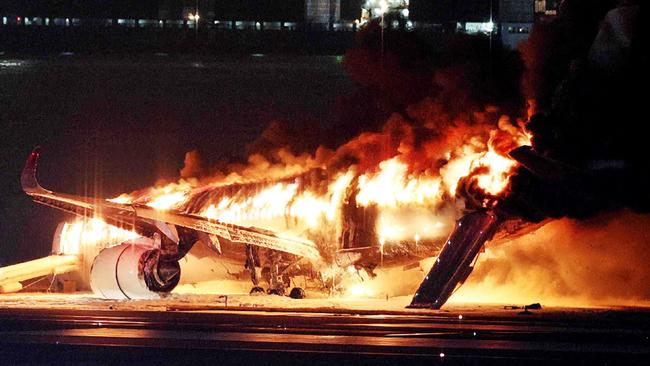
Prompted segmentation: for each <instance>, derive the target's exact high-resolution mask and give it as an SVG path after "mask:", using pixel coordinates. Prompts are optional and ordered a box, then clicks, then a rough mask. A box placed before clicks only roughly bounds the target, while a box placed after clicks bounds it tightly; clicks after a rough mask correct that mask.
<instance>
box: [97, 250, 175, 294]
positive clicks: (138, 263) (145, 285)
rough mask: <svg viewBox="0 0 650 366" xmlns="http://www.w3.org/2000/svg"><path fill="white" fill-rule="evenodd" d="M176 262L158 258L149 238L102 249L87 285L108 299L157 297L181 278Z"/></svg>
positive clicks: (168, 290) (158, 252)
mask: <svg viewBox="0 0 650 366" xmlns="http://www.w3.org/2000/svg"><path fill="white" fill-rule="evenodd" d="M180 274H181V268H180V265H179V264H178V262H177V261H171V262H169V261H161V260H160V249H158V248H156V247H154V246H153V241H152V240H151V239H148V238H138V239H134V240H129V241H127V242H124V243H122V244H120V245H117V246H114V247H110V248H106V249H103V250H102V251H101V252H99V254H98V255H97V257H95V260H94V262H93V265H92V268H91V269H90V287H91V288H92V290H93V292H94V293H95V294H97V295H99V296H101V297H104V298H107V299H116V300H123V299H156V298H160V297H161V296H164V295H166V294H167V293H169V292H170V291H171V290H172V289H174V287H176V285H177V284H178V281H179V280H180Z"/></svg>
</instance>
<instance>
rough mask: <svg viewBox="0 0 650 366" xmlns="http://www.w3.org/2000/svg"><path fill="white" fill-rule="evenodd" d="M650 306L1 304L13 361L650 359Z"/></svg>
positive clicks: (7, 360) (3, 352) (1, 347)
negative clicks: (426, 309)
mask: <svg viewBox="0 0 650 366" xmlns="http://www.w3.org/2000/svg"><path fill="white" fill-rule="evenodd" d="M648 320H650V313H648V312H646V311H633V310H628V311H597V312H588V311H587V312H545V311H544V310H540V311H529V312H526V313H522V312H521V311H519V310H513V311H510V312H502V313H498V314H491V313H485V314H481V313H480V312H479V313H471V315H467V316H461V315H458V314H456V313H452V312H445V311H439V312H430V313H427V314H417V315H414V314H399V313H398V312H386V313H384V314H382V312H381V311H372V312H368V311H345V310H339V311H337V312H322V311H309V312H287V311H281V310H278V309H275V310H274V309H269V311H250V310H249V311H238V310H229V311H223V310H202V311H191V310H188V309H182V310H174V309H168V310H167V311H121V310H115V311H113V310H74V309H15V308H14V309H0V357H1V358H0V359H1V360H3V362H1V363H2V364H55V363H56V364H75V365H76V364H111V365H116V364H138V365H148V364H189V363H194V362H198V363H201V364H202V363H208V362H209V363H218V364H237V365H240V364H241V365H249V364H255V365H258V364H264V365H266V364H268V365H284V364H286V365H295V364H309V365H316V364H373V365H384V364H386V365H388V364H391V365H394V364H396V363H397V364H432V363H434V364H435V363H444V364H513V363H514V364H546V365H548V364H549V363H551V362H570V363H574V364H644V365H645V364H646V362H647V360H648V359H649V356H650V340H649V337H650V321H648Z"/></svg>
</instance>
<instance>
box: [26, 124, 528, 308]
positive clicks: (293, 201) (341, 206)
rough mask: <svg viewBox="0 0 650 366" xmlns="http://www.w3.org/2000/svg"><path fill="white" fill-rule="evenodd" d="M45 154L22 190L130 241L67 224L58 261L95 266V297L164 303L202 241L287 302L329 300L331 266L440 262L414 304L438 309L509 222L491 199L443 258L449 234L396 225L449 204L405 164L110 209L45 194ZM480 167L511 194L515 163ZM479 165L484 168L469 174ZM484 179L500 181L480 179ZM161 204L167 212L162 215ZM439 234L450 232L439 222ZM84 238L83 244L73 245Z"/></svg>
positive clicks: (115, 203)
mask: <svg viewBox="0 0 650 366" xmlns="http://www.w3.org/2000/svg"><path fill="white" fill-rule="evenodd" d="M517 137H518V138H525V136H524V135H519V136H517ZM39 155H40V150H39V149H38V148H37V149H36V150H34V151H33V152H32V154H31V155H30V157H29V159H28V161H27V163H26V166H25V168H24V171H23V174H22V178H21V183H22V186H23V189H24V191H25V192H26V193H27V194H28V195H30V196H31V197H32V198H33V200H34V201H35V202H37V203H40V204H43V205H47V206H50V207H53V208H57V209H60V210H63V211H65V212H68V213H72V214H75V215H78V216H81V217H84V218H88V217H92V218H93V219H94V220H97V219H100V220H101V221H103V222H104V223H106V224H109V225H111V226H112V227H113V228H112V229H111V230H114V232H116V234H115V235H114V236H116V237H120V236H121V237H122V238H123V237H127V239H126V240H124V241H123V242H121V243H113V244H112V245H111V243H98V244H97V245H94V246H90V247H88V246H87V245H85V246H84V244H83V243H82V242H80V241H79V236H83V233H81V232H80V230H84V229H82V228H80V227H77V228H76V229H75V228H74V224H65V225H63V226H61V227H60V230H59V232H58V233H57V237H58V238H59V241H58V244H57V245H58V246H59V247H58V248H55V251H56V252H60V253H64V254H68V255H73V256H74V255H76V256H77V257H80V258H79V259H77V260H79V261H83V260H84V257H85V258H87V259H90V258H93V263H92V266H90V274H89V277H90V278H89V283H90V287H91V288H92V290H93V292H95V293H96V294H97V295H99V296H101V297H105V298H111V299H137V298H155V297H159V296H164V295H165V294H167V293H169V292H170V291H171V290H172V289H174V287H175V286H176V285H177V284H178V283H179V279H180V266H179V263H178V262H179V260H180V259H181V258H183V257H184V256H185V255H186V254H187V253H188V252H189V250H190V249H191V248H192V246H193V245H194V244H195V243H197V242H198V241H201V242H202V243H203V244H205V245H207V246H208V247H209V248H210V249H212V250H213V251H214V253H215V255H217V256H218V258H219V260H223V261H224V262H231V263H238V264H239V266H242V267H244V268H246V269H247V270H248V271H249V273H250V279H251V281H252V285H253V287H252V290H251V293H256V292H264V289H263V288H262V287H261V286H260V284H261V280H263V281H264V282H266V283H268V293H270V294H278V295H284V294H285V289H286V288H287V287H288V286H290V284H291V279H292V277H294V276H308V277H310V278H311V279H312V280H315V279H317V280H318V281H320V283H321V284H322V287H329V288H330V290H331V289H332V287H333V286H335V284H336V278H335V274H334V275H330V276H331V277H332V278H324V275H323V273H322V272H323V269H324V268H330V267H337V268H339V269H343V270H347V271H355V272H358V271H364V272H365V273H367V274H368V276H369V277H370V278H372V277H373V276H374V273H373V271H374V270H375V268H377V267H378V266H387V267H391V266H392V267H394V266H408V265H413V264H414V263H416V264H417V263H418V262H419V260H421V259H423V258H427V257H433V256H435V255H436V254H437V253H438V252H440V254H439V255H438V260H437V261H436V263H435V265H434V266H433V268H432V269H431V273H430V274H429V275H428V276H427V277H426V278H425V280H424V282H423V283H422V285H421V286H420V289H419V290H418V292H417V293H416V295H415V297H414V298H413V302H412V304H411V306H412V307H434V308H439V307H440V306H442V305H443V304H444V303H445V301H446V300H447V298H448V297H449V296H450V295H451V293H452V291H453V290H454V288H456V286H457V285H458V284H460V283H462V282H463V281H464V280H465V278H467V276H468V275H469V274H470V272H471V270H472V265H473V261H474V259H475V257H476V256H477V254H478V252H479V250H480V249H481V247H482V246H483V245H484V244H485V243H486V242H487V241H489V240H490V239H492V237H493V236H494V235H495V233H496V232H497V230H498V229H499V228H500V226H501V223H502V222H503V221H504V220H505V219H506V217H505V216H502V215H501V214H500V213H498V212H497V211H495V210H494V206H493V205H494V202H492V201H490V200H488V199H487V198H485V202H483V204H488V203H487V202H489V205H492V206H490V207H488V208H481V209H480V210H477V211H475V212H473V213H470V214H467V215H466V216H464V217H463V218H461V219H460V220H459V221H458V223H457V226H456V228H455V230H454V232H453V233H452V235H451V236H450V237H449V239H448V240H447V242H446V243H445V244H444V246H443V247H442V250H441V248H440V244H441V243H440V242H441V237H440V234H441V231H440V230H432V228H427V225H426V223H425V225H424V228H422V227H418V228H413V227H408V223H407V222H395V220H399V219H398V216H399V215H402V214H406V215H407V216H408V215H409V212H408V211H409V210H413V207H412V206H413V204H423V203H425V201H426V200H439V199H440V197H439V195H440V184H441V183H440V182H439V181H437V180H435V179H431V180H428V179H427V178H424V177H421V178H419V179H418V178H415V177H413V176H408V175H405V168H406V166H405V165H404V164H402V163H400V162H399V160H397V159H391V160H389V161H387V162H386V163H385V164H380V166H381V167H382V170H380V171H379V172H375V173H373V174H366V175H359V174H356V173H354V168H352V167H351V168H349V169H348V170H347V171H345V172H344V173H336V174H335V177H334V179H331V178H330V177H329V176H328V175H329V174H331V173H328V172H327V170H326V169H311V170H309V171H308V172H306V173H304V174H300V175H299V176H294V177H291V178H287V179H284V180H279V181H274V182H255V183H247V184H228V185H214V186H204V187H199V188H194V189H191V190H178V191H176V192H172V193H167V194H162V195H159V196H158V197H155V198H152V197H149V196H148V195H144V196H141V197H137V195H136V196H135V197H132V196H128V197H127V196H120V197H117V198H115V199H110V200H101V199H93V198H88V197H80V196H73V195H67V194H61V193H55V192H51V191H49V190H46V189H44V188H42V187H41V186H40V185H39V183H38V182H37V180H36V175H35V174H36V167H37V164H38V159H39ZM490 156H491V159H493V161H492V162H491V163H492V164H494V165H495V166H500V168H501V169H502V170H501V171H498V172H496V173H495V172H494V171H491V168H489V167H488V165H487V164H489V162H488V159H490ZM473 158H476V159H477V161H473V160H469V159H467V161H466V162H465V165H467V166H465V169H470V170H472V171H475V172H477V173H476V174H475V176H473V179H469V178H468V179H467V180H468V181H472V182H473V184H477V185H478V186H477V187H474V189H480V188H479V187H480V186H481V184H488V185H489V186H488V189H502V188H503V187H505V185H506V182H507V181H506V180H504V179H507V174H509V172H510V171H511V170H512V168H513V167H514V166H515V164H516V163H515V162H514V160H513V161H511V162H508V163H507V164H503V163H504V162H505V160H506V158H504V157H501V156H499V155H497V154H495V153H493V152H487V153H479V154H476V155H475V156H473ZM476 164H478V165H480V166H482V167H483V168H482V169H477V168H476V167H474V168H470V167H473V166H474V165H476ZM499 164H501V165H499ZM486 172H487V173H490V174H496V175H495V176H493V177H487V178H489V179H486V180H484V181H482V180H481V179H480V177H483V176H484V174H486ZM125 199H126V200H128V201H125ZM162 202H164V203H162ZM398 203H401V204H398ZM163 204H164V205H165V207H161V206H160V205H163ZM405 206H408V209H407V210H406V211H404V209H403V207H405ZM388 220H391V222H388ZM407 220H412V218H411V217H409V218H407ZM251 224H252V225H251ZM77 225H78V224H77ZM92 225H93V223H87V225H86V226H92ZM419 225H420V223H418V224H417V226H419ZM435 225H436V222H433V225H431V226H435ZM438 225H439V226H440V225H442V224H441V223H440V222H439V221H438ZM82 226H83V224H82ZM411 226H413V225H411ZM117 228H120V229H117ZM269 228H273V229H274V230H269ZM282 229H283V230H282ZM74 230H77V231H76V233H72V232H73V231H74ZM413 230H420V231H419V232H417V233H413V232H411V231H413ZM75 235H76V236H77V238H76V240H77V242H76V243H73V244H71V242H74V241H75V238H74V236H75ZM102 235H104V236H105V234H102ZM407 237H410V238H411V240H408V239H406V238H407ZM70 238H72V240H71V239H70ZM115 244H117V245H115ZM71 246H72V247H71ZM82 247H83V248H82ZM68 257H69V256H68ZM72 263H74V260H72ZM260 267H261V268H260ZM259 269H261V273H259V272H260V271H259ZM334 272H336V270H334ZM291 296H292V297H303V296H304V290H303V289H302V288H298V287H296V288H294V289H293V290H292V291H291Z"/></svg>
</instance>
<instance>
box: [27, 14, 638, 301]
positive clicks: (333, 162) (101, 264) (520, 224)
mask: <svg viewBox="0 0 650 366" xmlns="http://www.w3.org/2000/svg"><path fill="white" fill-rule="evenodd" d="M631 8H636V7H634V6H632V7H631ZM628 10H629V9H627V8H625V9H615V10H612V11H611V12H610V13H609V14H608V15H607V17H606V20H607V22H609V23H611V24H610V25H612V24H613V26H612V27H610V28H607V27H603V28H602V31H601V33H603V34H602V36H601V35H600V34H599V35H598V36H597V37H596V38H595V39H594V37H595V36H594V35H593V34H592V37H591V38H589V37H586V39H589V40H590V42H588V43H586V46H585V45H583V48H584V49H582V52H583V53H584V54H589V57H588V59H587V60H586V61H585V62H586V63H587V65H588V67H585V69H584V70H581V69H579V68H574V69H571V70H572V71H571V72H573V73H576V75H569V76H568V77H567V80H566V81H565V83H564V84H563V85H562V86H563V87H564V88H558V89H557V90H554V91H552V92H547V94H546V95H544V93H543V92H541V91H539V93H538V94H539V95H535V96H534V97H535V98H534V99H536V101H537V102H538V103H537V104H535V103H531V108H530V110H529V118H528V120H527V121H526V123H524V122H523V121H515V122H513V121H512V119H511V118H508V117H507V116H502V115H501V113H500V111H499V109H498V108H496V107H494V106H485V107H484V108H483V109H481V110H472V111H471V113H466V114H465V117H466V118H465V119H460V118H457V119H449V120H445V121H444V122H440V121H439V120H440V119H443V117H441V116H440V115H441V114H442V113H438V114H436V113H437V112H440V111H441V108H440V107H439V105H438V104H437V103H436V102H430V101H429V102H427V101H425V102H423V103H421V105H418V106H416V107H417V108H412V109H411V112H412V113H411V115H410V116H409V118H405V117H404V116H403V115H401V114H399V113H396V114H394V115H393V116H391V118H390V119H389V121H388V122H387V123H386V124H385V126H384V128H383V129H382V130H381V131H376V132H365V133H362V134H361V135H359V136H357V137H356V138H354V139H352V140H351V141H349V142H347V143H345V144H343V145H342V146H340V147H339V148H338V149H336V151H331V150H327V149H319V150H317V151H316V153H315V154H314V155H313V156H312V155H306V156H295V155H293V154H291V153H290V152H289V151H287V150H282V149H280V150H278V151H276V152H275V157H274V159H267V158H265V157H263V156H260V155H252V156H251V157H250V158H249V164H248V166H246V167H243V168H242V167H239V168H238V169H231V170H229V171H225V172H219V174H211V175H210V174H208V175H205V176H203V177H198V178H197V177H191V178H189V179H181V180H179V181H178V182H173V183H168V184H161V185H157V186H155V187H150V188H147V189H143V190H140V191H137V192H133V193H130V194H123V195H120V196H118V197H115V198H111V199H107V200H104V199H95V198H88V197H78V196H73V195H67V194H59V193H54V192H51V191H48V190H46V189H44V188H42V187H40V185H39V184H38V182H37V181H36V176H35V175H36V165H37V161H38V157H39V154H40V152H39V150H35V151H34V152H33V153H32V155H31V156H30V158H29V159H28V161H27V164H26V166H25V169H24V171H23V175H22V185H23V189H24V190H25V192H26V193H27V194H28V195H30V196H31V197H32V198H33V199H34V201H36V202H37V203H40V204H44V205H47V206H51V207H53V208H57V209H60V210H63V211H66V212H69V213H72V214H75V215H78V216H81V217H83V218H87V219H92V220H101V222H102V223H106V224H109V225H112V226H114V227H115V228H120V230H125V231H124V232H120V233H122V234H124V235H125V237H124V240H123V241H119V240H118V241H116V242H114V243H110V244H109V243H96V244H94V245H70V247H67V246H66V245H62V246H61V248H62V249H61V252H62V253H64V254H67V255H72V256H74V255H79V254H80V253H84V256H85V257H87V258H90V259H91V260H92V261H93V264H92V266H90V267H91V268H90V269H89V273H90V274H89V277H90V280H89V282H90V287H91V288H92V289H93V291H94V292H95V293H96V294H98V295H99V296H103V297H108V298H123V299H129V298H150V297H159V296H164V295H165V294H167V293H169V292H170V291H171V290H172V289H173V288H174V287H175V286H176V285H177V284H178V282H179V279H180V276H181V274H180V266H179V264H178V262H179V260H180V259H181V258H183V257H184V256H186V255H187V253H188V252H189V251H190V250H191V249H192V247H193V246H195V245H196V243H199V242H200V243H202V245H205V246H207V247H209V248H210V249H211V250H212V251H213V252H214V255H215V256H216V258H217V259H218V260H219V261H223V262H224V263H225V262H228V263H231V264H233V265H234V266H239V268H240V269H244V270H246V271H248V273H249V276H250V280H251V285H252V286H251V287H252V289H251V293H260V292H268V293H271V294H279V295H281V294H285V292H286V290H287V289H288V287H290V286H291V284H292V283H295V282H294V281H292V278H294V277H296V276H305V277H308V278H310V279H311V280H313V281H315V282H319V283H320V284H321V286H322V287H323V288H328V289H330V290H334V289H336V284H337V276H339V275H340V274H341V273H345V272H350V273H355V274H361V273H364V274H365V276H366V277H367V278H372V277H374V276H375V272H376V271H377V270H378V269H379V268H385V267H411V266H419V264H420V262H421V261H422V260H423V259H425V258H432V257H435V258H436V260H435V262H434V264H433V266H432V268H431V269H430V271H429V272H428V274H427V275H426V276H424V279H423V281H422V283H421V284H420V286H419V288H418V290H417V291H416V293H415V295H414V297H413V300H412V302H411V304H410V306H411V307H428V308H440V307H441V306H443V305H444V303H445V302H446V301H447V299H448V298H449V297H450V296H451V294H452V293H453V292H454V290H456V289H457V288H458V286H459V284H461V283H463V281H464V280H465V279H467V277H468V276H469V275H470V273H471V271H472V268H473V265H474V262H475V260H476V257H477V255H478V254H479V253H480V251H481V249H482V248H483V247H484V246H485V245H486V243H488V242H489V241H490V240H493V239H494V238H505V237H507V236H509V235H512V234H515V233H520V232H522V230H525V229H526V228H530V227H531V226H530V223H540V222H542V223H543V222H545V220H548V219H553V218H559V217H564V216H569V217H576V218H583V217H589V216H591V215H593V214H595V213H596V212H598V211H599V210H604V209H607V210H611V209H616V208H621V207H632V208H639V209H645V208H647V207H648V206H649V205H647V194H645V195H643V194H642V195H638V194H636V192H641V191H643V189H642V187H646V186H647V182H648V176H649V175H648V169H647V163H645V162H642V161H639V159H640V158H641V156H642V155H640V154H636V151H635V147H637V146H640V145H638V144H629V143H627V142H626V140H625V139H622V138H621V136H617V135H616V134H613V135H612V134H608V132H609V131H610V130H611V129H609V128H603V125H604V123H601V122H603V120H604V119H606V118H605V117H608V116H609V117H611V115H612V114H613V113H614V112H616V111H617V108H619V107H620V106H621V105H624V106H625V105H628V104H629V103H628V102H625V103H624V101H622V100H617V103H611V104H606V103H596V107H595V108H594V109H595V110H597V111H601V112H603V113H602V115H599V114H598V113H597V112H588V113H586V112H585V111H584V106H585V105H590V104H593V102H594V101H596V102H598V101H602V100H603V99H602V98H603V95H601V94H599V93H601V92H602V91H603V90H604V89H605V88H603V87H598V88H592V86H593V85H592V83H588V82H585V80H601V79H603V80H605V81H607V82H608V83H607V84H604V85H614V86H620V85H619V84H620V83H621V82H623V81H629V80H630V79H629V78H626V77H624V75H623V76H621V75H618V74H612V72H615V71H620V72H622V71H621V70H622V69H623V68H621V67H620V66H621V65H628V64H630V65H632V66H634V65H636V66H637V67H638V65H642V64H643V63H638V65H637V63H635V62H637V61H638V60H637V59H633V60H632V61H629V62H627V61H626V60H622V59H618V58H617V59H616V60H614V61H617V62H618V63H617V64H616V65H613V66H612V65H605V64H604V63H607V62H610V61H611V62H613V61H612V59H611V58H608V57H606V56H607V55H609V54H610V53H611V51H612V49H614V50H616V49H617V48H616V47H613V46H612V45H611V44H608V42H617V41H621V42H623V41H625V39H626V37H627V36H629V35H628V34H626V33H625V32H626V29H628V28H626V27H616V26H615V25H616V24H619V23H621V24H624V23H625V22H632V20H631V19H632V17H633V16H634V15H635V14H636V13H635V12H630V11H628ZM635 11H636V10H635ZM612 29H613V31H614V32H618V31H620V32H622V34H618V33H616V34H609V35H608V34H607V32H608V31H612ZM531 37H532V38H533V41H534V39H535V35H532V36H531ZM592 43H593V44H592ZM635 44H636V45H638V44H641V43H635ZM623 46H625V44H623ZM524 53H525V57H530V55H531V54H532V55H533V56H534V55H535V53H534V52H531V51H530V50H528V51H526V52H524ZM625 54H627V53H625ZM562 55H564V54H562ZM631 55H632V56H635V55H636V57H637V58H638V57H642V56H639V55H637V54H635V53H631ZM562 57H564V56H562ZM621 57H623V56H621ZM533 59H534V57H533ZM635 60H637V61H635ZM564 61H567V60H564ZM570 61H571V60H568V61H567V63H568V62H570ZM633 61H634V62H633ZM529 62H533V61H530V60H529ZM626 62H627V63H626ZM543 66H544V65H542V67H541V68H543ZM574 66H575V65H574ZM614 66H615V67H614ZM576 67H577V66H576ZM601 67H605V69H604V70H605V71H603V70H601V69H599V68H601ZM531 69H533V70H534V68H531ZM637 71H638V70H637ZM580 73H591V74H593V75H590V76H591V77H590V78H584V77H583V76H584V75H582V74H580ZM603 75H604V76H603ZM612 75H614V76H616V77H613V76H612ZM530 79H531V80H533V81H531V82H530V83H531V84H534V80H535V77H531V78H530ZM531 88H532V87H531ZM533 89H534V88H533ZM567 90H568V91H567ZM628 94H629V93H628ZM628 96H629V95H628ZM576 98H577V99H579V100H577V101H576ZM580 98H582V99H580ZM636 98H637V99H638V98H639V96H636ZM551 99H553V100H554V104H552V105H551V103H550V102H549V100H551ZM545 100H546V102H547V104H546V105H545V104H544V101H545ZM632 100H636V99H634V98H632ZM639 105H641V104H639ZM422 110H425V112H422ZM443 111H444V108H443ZM634 111H636V110H632V112H630V111H626V113H629V115H628V117H630V118H631V117H634ZM585 113H586V114H585ZM432 115H434V116H433V117H431V116H432ZM413 116H415V117H413ZM447 117H448V116H447ZM587 117H588V118H591V119H589V120H592V121H596V122H598V123H597V124H594V125H593V126H590V127H593V129H592V130H589V131H588V132H589V133H590V136H591V137H593V139H594V141H604V143H603V144H593V145H585V144H584V143H583V142H582V141H581V139H582V135H581V134H584V133H585V131H586V130H588V129H585V121H586V120H587V119H588V118H587ZM418 119H420V120H418ZM524 125H525V126H524ZM633 138H639V136H636V137H633ZM583 140H587V139H583ZM635 141H636V140H635ZM621 186H625V187H631V189H627V190H626V189H621V188H620V187H621ZM87 226H88V225H87ZM90 227H92V225H90ZM61 230H62V231H61V232H62V233H66V232H70V231H74V230H81V229H75V228H74V225H70V226H66V227H64V228H62V229H61ZM114 230H118V229H114ZM450 232H451V235H448V234H449V233H450ZM79 235H80V236H83V235H84V234H82V233H80V234H79ZM64 236H65V235H64ZM62 243H65V241H63V242H62ZM16 278H18V277H16ZM265 283H266V285H267V288H266V289H264V288H263V285H264V284H265ZM291 294H292V296H295V297H301V296H303V294H304V291H303V289H301V288H298V287H295V288H294V289H293V290H292V291H291Z"/></svg>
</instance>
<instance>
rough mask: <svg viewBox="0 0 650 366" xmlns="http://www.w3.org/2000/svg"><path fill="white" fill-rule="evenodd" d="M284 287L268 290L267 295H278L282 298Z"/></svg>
mask: <svg viewBox="0 0 650 366" xmlns="http://www.w3.org/2000/svg"><path fill="white" fill-rule="evenodd" d="M284 292H285V290H284V286H278V287H276V288H270V289H269V295H278V296H284Z"/></svg>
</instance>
